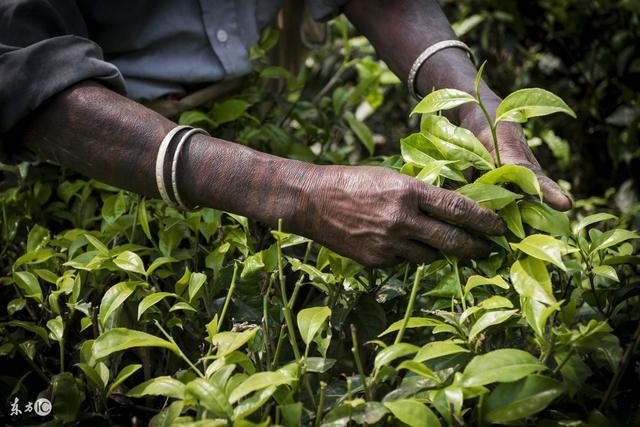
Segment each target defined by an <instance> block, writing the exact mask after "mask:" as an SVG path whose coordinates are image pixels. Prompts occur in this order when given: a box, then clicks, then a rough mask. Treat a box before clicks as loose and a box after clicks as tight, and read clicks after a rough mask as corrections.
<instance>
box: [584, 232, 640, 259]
mask: <svg viewBox="0 0 640 427" xmlns="http://www.w3.org/2000/svg"><path fill="white" fill-rule="evenodd" d="M638 238H640V236H638V234H636V233H634V232H633V231H629V230H624V229H621V228H616V229H614V230H609V231H606V232H604V233H602V234H601V235H600V236H599V237H598V238H597V239H594V240H593V241H592V242H591V248H592V249H591V251H590V253H595V252H598V251H601V250H603V249H606V248H610V247H611V246H615V245H619V244H620V243H622V242H626V241H627V240H632V239H638Z"/></svg>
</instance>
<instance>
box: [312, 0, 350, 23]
mask: <svg viewBox="0 0 640 427" xmlns="http://www.w3.org/2000/svg"><path fill="white" fill-rule="evenodd" d="M347 1H348V0H307V6H308V7H309V12H310V13H311V16H312V17H313V19H315V20H316V21H320V22H324V21H328V20H329V19H331V18H333V17H335V16H336V15H339V14H340V11H341V8H342V6H344V4H345V3H346V2H347Z"/></svg>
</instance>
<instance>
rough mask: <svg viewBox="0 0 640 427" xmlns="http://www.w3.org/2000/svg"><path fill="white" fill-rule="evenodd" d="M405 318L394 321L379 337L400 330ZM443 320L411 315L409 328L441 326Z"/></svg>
mask: <svg viewBox="0 0 640 427" xmlns="http://www.w3.org/2000/svg"><path fill="white" fill-rule="evenodd" d="M403 323H404V320H403V319H401V320H398V321H396V322H393V323H392V324H391V325H389V327H388V328H387V329H385V330H384V331H383V332H381V333H380V335H378V336H379V337H381V336H384V335H387V334H390V333H391V332H395V331H399V330H400V328H401V327H402V324H403ZM440 325H442V322H441V321H439V320H436V319H430V318H428V317H410V318H409V322H408V323H407V326H406V327H407V328H424V327H426V326H440Z"/></svg>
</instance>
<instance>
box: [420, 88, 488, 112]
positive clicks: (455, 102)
mask: <svg viewBox="0 0 640 427" xmlns="http://www.w3.org/2000/svg"><path fill="white" fill-rule="evenodd" d="M467 102H477V101H476V99H475V98H474V97H473V96H471V95H470V94H468V93H467V92H464V91H461V90H458V89H439V90H434V91H433V92H431V93H429V94H427V95H426V96H425V97H424V98H422V100H421V101H420V102H418V105H416V106H415V108H414V109H413V111H412V112H411V115H414V114H431V113H436V112H438V111H441V110H450V109H452V108H456V107H458V106H460V105H462V104H466V103H467Z"/></svg>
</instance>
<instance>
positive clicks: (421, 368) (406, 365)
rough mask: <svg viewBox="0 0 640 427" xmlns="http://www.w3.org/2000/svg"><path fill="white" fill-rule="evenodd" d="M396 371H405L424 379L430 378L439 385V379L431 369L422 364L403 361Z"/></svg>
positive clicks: (413, 361)
mask: <svg viewBox="0 0 640 427" xmlns="http://www.w3.org/2000/svg"><path fill="white" fill-rule="evenodd" d="M396 369H397V370H398V371H400V370H402V369H406V370H408V371H411V372H413V373H414V374H417V375H420V376H422V377H425V378H430V379H432V380H434V381H436V382H437V383H440V378H438V376H437V375H436V373H435V372H433V371H432V370H431V369H429V368H427V367H426V366H425V365H424V363H420V362H416V361H415V360H404V361H403V362H402V363H400V364H399V365H398V367H397V368H396Z"/></svg>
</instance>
